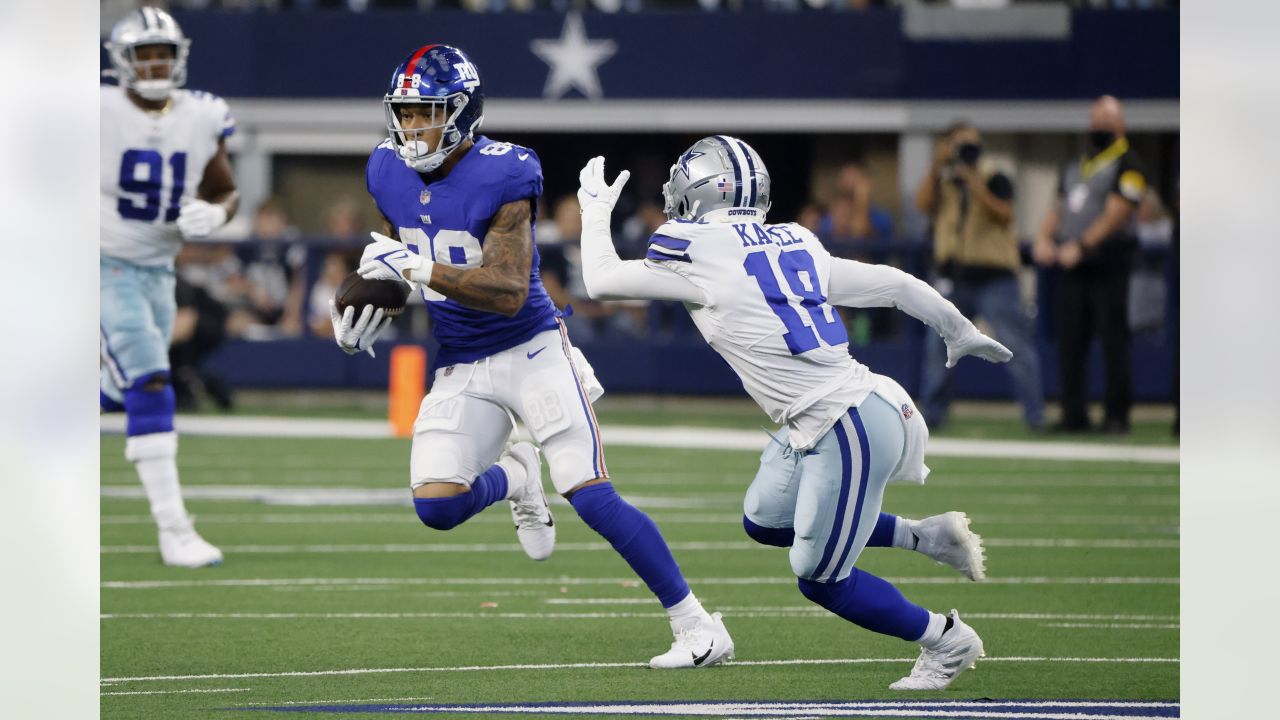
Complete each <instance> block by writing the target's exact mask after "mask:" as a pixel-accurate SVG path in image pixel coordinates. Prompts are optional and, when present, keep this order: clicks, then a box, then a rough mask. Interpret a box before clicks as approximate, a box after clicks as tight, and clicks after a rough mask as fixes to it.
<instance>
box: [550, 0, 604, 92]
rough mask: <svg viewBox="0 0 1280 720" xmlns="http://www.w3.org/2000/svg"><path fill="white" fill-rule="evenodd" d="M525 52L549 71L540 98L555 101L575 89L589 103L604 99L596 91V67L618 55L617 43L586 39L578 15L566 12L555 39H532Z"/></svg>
mask: <svg viewBox="0 0 1280 720" xmlns="http://www.w3.org/2000/svg"><path fill="white" fill-rule="evenodd" d="M529 49H530V50H532V51H533V54H534V55H537V56H538V57H539V58H540V59H541V60H542V61H543V62H544V63H546V64H547V67H548V68H550V72H549V73H548V74H547V84H546V86H544V87H543V89H542V96H543V97H545V98H546V99H548V100H558V99H560V98H561V97H564V95H565V94H566V93H568V92H569V90H571V89H574V88H577V90H578V92H580V93H582V94H583V95H584V96H586V97H587V99H589V100H599V99H600V98H601V97H603V96H604V91H603V90H601V89H600V73H599V71H598V69H597V68H598V67H599V66H600V65H602V64H604V62H605V61H606V60H608V59H609V58H611V57H613V55H614V54H615V53H617V52H618V44H617V43H615V42H614V41H612V40H591V39H589V38H588V37H587V29H586V26H585V25H583V23H582V15H580V14H578V13H569V14H567V15H565V16H564V27H563V28H562V29H561V30H560V38H559V39H557V40H534V41H532V42H530V43H529Z"/></svg>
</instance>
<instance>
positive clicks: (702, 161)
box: [662, 135, 771, 221]
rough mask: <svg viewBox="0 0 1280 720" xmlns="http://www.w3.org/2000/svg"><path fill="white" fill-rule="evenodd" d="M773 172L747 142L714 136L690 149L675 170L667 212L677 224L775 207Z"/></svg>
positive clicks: (666, 195) (667, 187)
mask: <svg viewBox="0 0 1280 720" xmlns="http://www.w3.org/2000/svg"><path fill="white" fill-rule="evenodd" d="M770 185H771V184H770V178H769V171H768V170H767V169H766V168H765V166H764V160H763V159H762V158H761V157H760V154H759V153H757V152H756V151H755V150H754V149H752V147H751V146H750V145H748V144H746V143H745V142H743V141H741V140H739V139H737V138H734V137H730V136H728V135H712V136H711V137H706V138H703V139H701V140H699V141H698V142H696V143H694V144H693V145H692V146H690V147H689V149H688V150H686V151H685V152H684V154H682V155H681V156H680V158H679V159H678V160H677V161H676V163H675V164H674V165H672V166H671V170H670V173H669V176H668V178H667V182H666V183H664V184H663V186H662V199H663V212H664V213H666V215H667V217H668V218H671V219H673V220H688V221H700V220H702V218H704V217H705V216H706V215H707V214H708V213H711V212H714V211H716V210H725V209H730V208H754V209H755V210H758V211H759V212H760V213H761V215H763V214H764V213H767V212H768V211H769V206H770V200H769V196H770V190H771V187H770Z"/></svg>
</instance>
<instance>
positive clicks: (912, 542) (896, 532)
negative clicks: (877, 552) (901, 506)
mask: <svg viewBox="0 0 1280 720" xmlns="http://www.w3.org/2000/svg"><path fill="white" fill-rule="evenodd" d="M915 524H916V521H915V520H908V519H907V518H904V517H899V518H898V522H896V523H894V525H893V546H894V547H896V548H903V549H905V550H915V549H916V543H917V542H918V541H917V540H916V536H915V535H913V534H912V532H911V528H913V527H915Z"/></svg>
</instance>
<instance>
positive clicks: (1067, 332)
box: [1014, 95, 1147, 434]
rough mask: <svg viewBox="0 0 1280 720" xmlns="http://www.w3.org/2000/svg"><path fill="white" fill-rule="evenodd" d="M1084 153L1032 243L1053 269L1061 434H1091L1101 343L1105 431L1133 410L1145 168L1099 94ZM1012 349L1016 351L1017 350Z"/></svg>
mask: <svg viewBox="0 0 1280 720" xmlns="http://www.w3.org/2000/svg"><path fill="white" fill-rule="evenodd" d="M1088 140H1089V151H1088V156H1087V157H1084V158H1082V159H1080V160H1078V161H1076V162H1073V163H1071V164H1070V165H1068V166H1067V167H1066V169H1065V170H1064V171H1063V173H1062V177H1061V180H1060V184H1059V186H1058V201H1057V202H1056V203H1055V204H1054V206H1053V208H1052V209H1051V210H1050V211H1049V213H1048V215H1046V216H1045V218H1044V221H1043V222H1042V223H1041V226H1040V231H1039V232H1038V233H1037V234H1036V240H1035V244H1034V245H1033V246H1032V256H1033V257H1034V258H1035V261H1036V263H1037V264H1039V265H1042V266H1044V267H1056V268H1057V269H1058V276H1057V283H1056V287H1055V293H1054V324H1055V326H1056V333H1057V337H1058V364H1059V373H1060V374H1061V376H1060V377H1061V386H1060V397H1061V403H1062V421H1061V423H1060V425H1059V426H1058V429H1060V430H1062V431H1064V432H1086V431H1088V430H1090V429H1091V425H1090V422H1089V414H1088V407H1087V402H1088V397H1089V395H1088V390H1089V389H1088V358H1089V343H1090V341H1091V340H1092V338H1093V336H1095V335H1096V336H1097V337H1098V338H1099V339H1100V340H1101V342H1102V357H1103V363H1104V370H1105V375H1106V381H1107V382H1106V395H1105V403H1104V404H1105V406H1106V415H1105V417H1104V419H1103V425H1102V431H1103V432H1106V433H1115V434H1125V433H1128V432H1129V410H1130V409H1131V407H1132V405H1133V367H1132V361H1131V359H1130V340H1131V338H1130V333H1129V273H1130V269H1131V265H1132V258H1133V251H1134V248H1135V247H1137V238H1136V235H1135V234H1134V230H1133V221H1134V210H1135V209H1136V208H1137V207H1138V203H1140V202H1141V201H1142V197H1143V196H1144V195H1145V194H1146V192H1147V176H1146V171H1145V170H1144V169H1143V168H1142V165H1141V163H1140V162H1139V161H1138V159H1137V158H1136V157H1134V154H1133V151H1132V150H1130V149H1129V140H1128V138H1126V137H1125V123H1124V112H1123V110H1122V109H1121V107H1120V101H1118V100H1116V99H1115V98H1114V97H1112V96H1110V95H1103V96H1102V97H1100V98H1098V99H1097V100H1095V101H1094V103H1093V106H1092V107H1091V109H1090V112H1089V135H1088ZM1014 352H1015V353H1016V352H1017V351H1016V350H1015V351H1014Z"/></svg>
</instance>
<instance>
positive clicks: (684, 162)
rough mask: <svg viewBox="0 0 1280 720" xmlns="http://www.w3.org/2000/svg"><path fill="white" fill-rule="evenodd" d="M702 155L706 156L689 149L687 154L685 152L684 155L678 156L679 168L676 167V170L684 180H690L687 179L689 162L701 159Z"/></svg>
mask: <svg viewBox="0 0 1280 720" xmlns="http://www.w3.org/2000/svg"><path fill="white" fill-rule="evenodd" d="M703 155H706V153H704V152H698V151H697V150H693V149H690V150H689V152H687V153H685V154H684V155H681V156H680V163H679V166H678V168H677V169H678V170H680V171H681V172H683V173H684V179H685V180H689V179H690V178H689V163H690V162H692V161H694V160H697V159H698V158H700V157H702V156H703Z"/></svg>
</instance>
